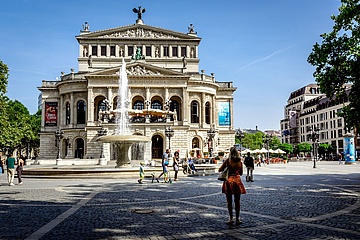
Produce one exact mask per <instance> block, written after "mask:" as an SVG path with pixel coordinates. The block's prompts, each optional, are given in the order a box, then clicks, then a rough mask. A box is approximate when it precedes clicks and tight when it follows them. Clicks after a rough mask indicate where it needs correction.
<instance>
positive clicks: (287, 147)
mask: <svg viewBox="0 0 360 240" xmlns="http://www.w3.org/2000/svg"><path fill="white" fill-rule="evenodd" d="M278 148H279V149H281V150H283V151H284V152H286V153H287V154H289V153H292V152H293V151H294V146H293V145H291V144H290V143H280V144H278Z"/></svg>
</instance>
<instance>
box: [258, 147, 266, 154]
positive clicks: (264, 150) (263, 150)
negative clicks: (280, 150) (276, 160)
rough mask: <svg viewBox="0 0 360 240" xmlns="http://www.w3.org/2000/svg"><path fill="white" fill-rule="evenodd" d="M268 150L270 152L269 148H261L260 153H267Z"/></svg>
mask: <svg viewBox="0 0 360 240" xmlns="http://www.w3.org/2000/svg"><path fill="white" fill-rule="evenodd" d="M267 152H268V150H267V149H265V148H262V149H260V150H259V153H267Z"/></svg>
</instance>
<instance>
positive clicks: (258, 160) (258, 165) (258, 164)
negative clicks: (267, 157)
mask: <svg viewBox="0 0 360 240" xmlns="http://www.w3.org/2000/svg"><path fill="white" fill-rule="evenodd" d="M256 166H257V167H261V155H260V154H259V155H258V156H257V163H256Z"/></svg>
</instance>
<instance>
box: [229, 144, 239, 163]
mask: <svg viewBox="0 0 360 240" xmlns="http://www.w3.org/2000/svg"><path fill="white" fill-rule="evenodd" d="M229 154H230V156H229V159H230V160H231V161H233V162H240V161H241V158H240V155H239V152H238V150H237V149H236V148H235V147H232V148H230V153H229Z"/></svg>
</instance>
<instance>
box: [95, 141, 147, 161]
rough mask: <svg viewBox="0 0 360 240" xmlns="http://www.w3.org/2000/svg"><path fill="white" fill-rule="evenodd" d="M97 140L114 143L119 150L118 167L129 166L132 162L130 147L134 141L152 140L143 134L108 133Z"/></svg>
mask: <svg viewBox="0 0 360 240" xmlns="http://www.w3.org/2000/svg"><path fill="white" fill-rule="evenodd" d="M96 141H101V142H106V143H113V144H114V145H115V148H114V151H116V152H117V160H116V167H123V166H128V164H130V162H131V158H130V154H131V153H130V151H129V150H130V147H131V145H133V144H134V143H139V142H150V141H151V140H150V138H149V137H147V136H142V135H107V136H101V137H98V138H97V139H96Z"/></svg>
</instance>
